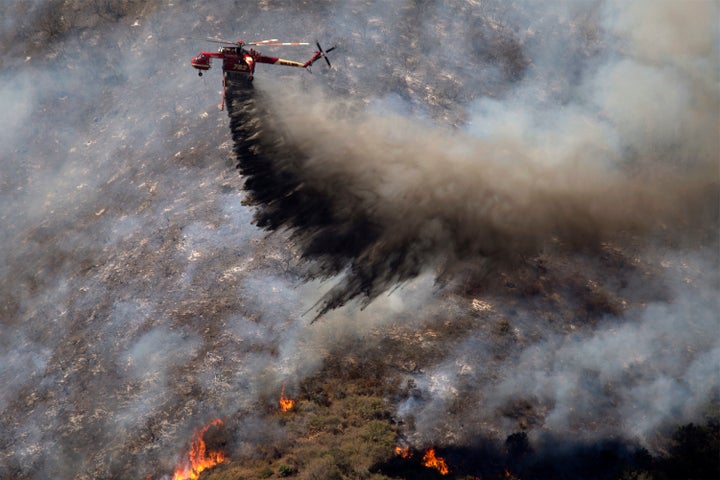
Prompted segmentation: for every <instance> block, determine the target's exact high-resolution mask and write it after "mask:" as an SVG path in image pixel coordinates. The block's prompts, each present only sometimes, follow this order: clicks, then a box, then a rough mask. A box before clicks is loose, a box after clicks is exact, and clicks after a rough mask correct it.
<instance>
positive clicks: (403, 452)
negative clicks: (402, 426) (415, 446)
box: [395, 446, 412, 458]
mask: <svg viewBox="0 0 720 480" xmlns="http://www.w3.org/2000/svg"><path fill="white" fill-rule="evenodd" d="M395 455H399V456H401V457H402V458H410V457H412V452H411V451H410V447H409V446H405V447H395Z"/></svg>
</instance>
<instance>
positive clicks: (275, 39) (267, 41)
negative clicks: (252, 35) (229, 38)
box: [247, 38, 280, 45]
mask: <svg viewBox="0 0 720 480" xmlns="http://www.w3.org/2000/svg"><path fill="white" fill-rule="evenodd" d="M279 41H280V40H278V39H277V38H271V39H270V40H257V41H255V42H248V43H247V44H248V45H266V44H268V43H273V42H279Z"/></svg>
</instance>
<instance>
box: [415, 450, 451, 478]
mask: <svg viewBox="0 0 720 480" xmlns="http://www.w3.org/2000/svg"><path fill="white" fill-rule="evenodd" d="M422 461H423V465H424V466H426V467H428V468H434V469H435V470H437V471H438V472H440V474H441V475H447V474H448V472H449V471H450V470H449V469H448V466H447V463H445V459H444V458H441V457H436V456H435V449H434V448H432V447H431V448H428V449H427V450H425V455H423V460H422Z"/></svg>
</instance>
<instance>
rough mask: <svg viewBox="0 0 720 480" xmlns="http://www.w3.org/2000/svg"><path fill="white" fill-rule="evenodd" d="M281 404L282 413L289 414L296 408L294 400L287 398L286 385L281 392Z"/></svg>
mask: <svg viewBox="0 0 720 480" xmlns="http://www.w3.org/2000/svg"><path fill="white" fill-rule="evenodd" d="M279 402H280V411H281V412H289V411H290V410H292V408H293V407H294V406H295V400H293V399H291V398H287V397H286V396H285V385H283V387H282V390H281V391H280V400H279Z"/></svg>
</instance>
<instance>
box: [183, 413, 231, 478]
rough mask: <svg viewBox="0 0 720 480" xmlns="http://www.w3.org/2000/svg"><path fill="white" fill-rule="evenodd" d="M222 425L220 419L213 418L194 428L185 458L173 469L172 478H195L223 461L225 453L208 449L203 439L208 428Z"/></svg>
mask: <svg viewBox="0 0 720 480" xmlns="http://www.w3.org/2000/svg"><path fill="white" fill-rule="evenodd" d="M222 425H223V422H222V420H220V419H215V420H213V421H212V422H210V423H208V424H207V425H205V426H204V427H202V428H201V429H199V430H198V429H196V430H195V432H194V433H193V436H192V441H191V442H190V449H189V451H188V453H187V458H186V459H185V460H183V461H182V462H181V463H180V465H179V466H178V467H177V468H176V469H175V473H174V474H173V480H196V479H198V478H200V474H201V473H202V472H203V471H205V470H207V469H209V468H212V467H214V466H216V465H218V464H220V463H222V462H224V461H225V459H226V457H225V453H224V452H223V451H221V450H208V448H207V445H206V444H205V439H204V435H205V433H206V432H207V431H208V430H210V429H211V428H218V427H220V426H222Z"/></svg>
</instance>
